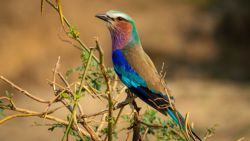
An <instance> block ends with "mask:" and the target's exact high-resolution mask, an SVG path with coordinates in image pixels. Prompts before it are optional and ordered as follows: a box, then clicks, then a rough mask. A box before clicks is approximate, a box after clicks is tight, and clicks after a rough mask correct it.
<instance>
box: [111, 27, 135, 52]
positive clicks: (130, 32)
mask: <svg viewBox="0 0 250 141" xmlns="http://www.w3.org/2000/svg"><path fill="white" fill-rule="evenodd" d="M110 33H111V38H112V50H113V51H115V50H117V49H122V48H125V47H127V46H133V44H137V43H139V42H140V41H139V37H138V34H137V31H136V29H135V27H134V26H133V25H131V24H122V23H121V24H119V25H116V26H115V27H114V28H110Z"/></svg>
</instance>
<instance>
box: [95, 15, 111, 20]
mask: <svg viewBox="0 0 250 141" xmlns="http://www.w3.org/2000/svg"><path fill="white" fill-rule="evenodd" d="M95 17H97V18H99V19H101V20H104V21H106V22H110V20H111V19H110V18H109V16H107V15H106V14H96V15H95Z"/></svg>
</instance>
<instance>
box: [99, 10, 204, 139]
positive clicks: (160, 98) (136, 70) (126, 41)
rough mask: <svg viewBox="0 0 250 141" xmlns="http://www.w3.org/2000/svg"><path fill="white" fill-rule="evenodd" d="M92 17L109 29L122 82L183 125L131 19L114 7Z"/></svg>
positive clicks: (113, 60)
mask: <svg viewBox="0 0 250 141" xmlns="http://www.w3.org/2000/svg"><path fill="white" fill-rule="evenodd" d="M96 17H97V18H99V19H101V20H103V21H105V22H106V24H107V27H108V29H109V31H110V35H111V40H112V62H113V66H114V70H115V72H116V74H117V75H118V77H119V79H120V80H121V81H122V83H123V84H124V85H126V86H127V87H128V89H129V90H130V91H131V92H132V93H134V94H135V95H136V96H137V97H139V98H140V99H141V100H142V101H144V102H145V103H147V104H148V105H150V106H151V107H153V108H154V109H156V110H158V111H159V112H160V113H162V114H164V115H169V116H170V117H171V118H172V120H173V121H174V122H175V123H176V124H177V125H179V126H180V127H181V128H182V129H184V128H185V125H184V124H185V119H184V118H183V116H182V115H181V114H180V113H179V112H178V111H177V110H176V109H175V108H174V106H173V103H174V98H173V96H170V94H169V93H168V91H167V90H166V85H165V83H163V82H162V78H161V75H160V74H159V73H158V71H157V69H156V67H155V65H154V63H153V61H152V60H151V59H150V57H149V56H148V55H147V53H146V52H145V51H144V49H143V48H142V44H141V41H140V37H139V34H138V32H137V29H136V26H135V22H134V20H133V19H132V18H131V17H130V16H129V15H127V14H125V13H123V12H120V11H116V10H109V11H107V12H105V13H101V14H96ZM188 127H190V126H189V125H188ZM189 129H190V130H189V132H188V133H187V134H188V136H191V137H192V139H193V140H201V139H200V137H199V136H198V135H197V134H196V133H195V132H194V131H193V129H191V127H190V128H189Z"/></svg>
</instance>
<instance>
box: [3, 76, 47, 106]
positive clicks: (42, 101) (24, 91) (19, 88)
mask: <svg viewBox="0 0 250 141" xmlns="http://www.w3.org/2000/svg"><path fill="white" fill-rule="evenodd" d="M0 79H1V80H2V81H4V82H5V83H6V84H8V85H10V86H11V87H13V88H14V89H16V90H18V91H19V92H21V93H22V94H24V95H26V96H27V97H29V98H31V99H33V100H35V101H37V102H40V103H50V101H48V100H43V99H41V98H38V97H36V96H34V95H32V94H31V93H29V92H28V91H26V90H24V89H22V88H21V87H19V86H17V85H16V84H14V83H13V82H11V81H10V80H8V79H7V78H5V77H4V76H2V75H1V76H0Z"/></svg>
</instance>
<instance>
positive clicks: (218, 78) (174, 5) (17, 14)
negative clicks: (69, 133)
mask: <svg viewBox="0 0 250 141" xmlns="http://www.w3.org/2000/svg"><path fill="white" fill-rule="evenodd" d="M62 6H63V11H64V15H65V16H66V17H68V20H69V21H71V23H72V24H73V25H75V26H76V27H77V29H78V30H79V31H80V33H81V34H80V37H81V39H82V40H83V41H84V42H85V43H86V44H87V45H88V46H93V45H94V40H93V37H95V36H98V37H99V40H100V42H101V43H102V46H103V48H104V50H105V54H106V56H105V57H106V58H105V59H106V63H107V64H108V66H112V64H111V62H110V61H111V56H110V55H111V42H110V35H109V32H108V30H107V29H106V27H105V25H104V24H103V22H101V21H100V20H98V19H96V18H95V17H94V15H95V14H96V13H100V12H105V11H107V10H110V9H114V10H119V11H123V12H126V13H128V14H129V15H130V16H131V17H133V19H134V20H135V22H136V25H137V28H138V32H139V34H140V37H141V41H142V44H143V47H144V48H145V50H146V52H147V53H148V54H149V56H150V57H151V58H152V60H153V61H154V62H155V64H156V65H157V68H159V69H160V68H161V64H162V62H165V64H166V70H167V82H168V85H169V87H170V88H171V90H172V93H173V94H174V95H175V97H176V99H177V101H176V105H177V108H178V109H180V111H181V112H182V113H185V112H187V111H189V112H190V113H191V121H194V123H195V127H196V129H197V130H198V132H199V133H200V134H204V132H205V130H206V128H208V127H211V126H213V125H214V124H218V126H217V127H216V133H215V135H214V136H213V137H212V138H211V139H210V140H213V141H236V140H237V139H239V138H241V137H245V138H246V140H249V138H250V122H249V119H250V112H249V107H250V83H249V82H250V61H249V55H250V10H249V8H250V1H248V0H237V1H236V0H157V1H156V0H147V1H144V0H136V1H135V0H127V1H122V0H120V1H118V0H102V1H100V0H74V1H68V0H62ZM0 31H1V35H0V37H1V38H0V66H1V67H0V74H1V75H4V76H5V77H7V78H8V79H10V80H12V81H13V82H15V83H17V84H19V85H20V86H21V87H22V88H25V89H27V90H28V91H30V92H32V93H34V94H36V95H37V96H39V97H42V98H45V99H47V98H51V97H52V95H51V93H52V89H51V87H50V86H48V84H47V80H46V79H52V68H53V67H54V64H55V62H56V60H57V57H58V56H61V60H62V65H61V70H62V71H65V70H67V69H69V68H72V67H75V66H77V65H79V64H80V59H79V56H80V55H79V51H78V50H76V49H74V48H72V47H71V46H70V45H69V44H67V43H64V42H62V41H61V40H60V38H65V39H67V38H66V36H65V35H64V34H63V32H62V30H61V27H60V22H59V17H58V15H57V14H56V13H55V11H54V10H52V8H51V7H50V6H48V5H47V4H45V5H44V14H43V16H41V13H40V1H32V0H22V1H17V0H2V1H1V4H0ZM6 89H10V87H8V86H7V85H5V84H4V83H2V82H0V95H3V94H4V92H5V90H6ZM13 92H14V93H17V92H16V91H13ZM15 96H16V97H17V98H18V101H17V103H18V104H20V105H22V106H23V107H29V108H33V109H36V108H37V109H41V107H39V106H38V105H34V104H32V103H29V101H28V99H26V98H24V97H23V96H20V95H18V94H15ZM27 103H28V104H27ZM83 105H84V104H83ZM95 105H97V107H98V104H95ZM100 105H103V103H101V104H100ZM104 105H105V104H104ZM140 106H142V107H143V106H145V104H143V103H140ZM93 108H95V107H91V108H90V107H88V108H84V110H85V112H86V113H88V112H91V110H92V109H93ZM31 119H32V120H34V121H39V119H37V118H34V119H33V118H29V119H23V118H20V119H15V120H12V121H9V122H6V123H5V124H3V125H0V140H1V141H7V140H9V141H15V140H25V141H33V140H37V141H44V140H48V141H50V140H51V141H52V140H59V139H61V138H60V136H55V134H56V135H61V132H59V131H58V132H56V133H55V134H54V133H51V132H49V131H47V128H44V127H37V126H32V122H31ZM40 121H41V120H40ZM42 121H43V120H42Z"/></svg>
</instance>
